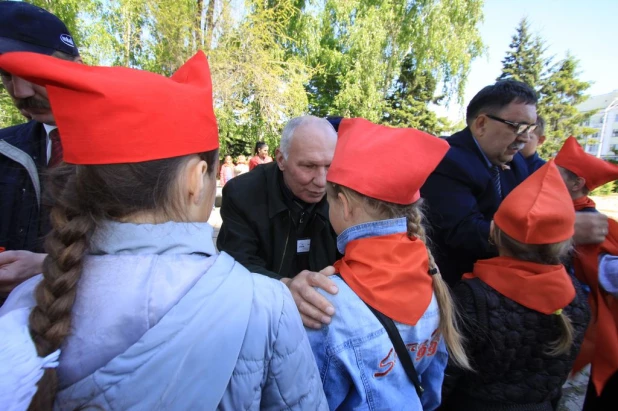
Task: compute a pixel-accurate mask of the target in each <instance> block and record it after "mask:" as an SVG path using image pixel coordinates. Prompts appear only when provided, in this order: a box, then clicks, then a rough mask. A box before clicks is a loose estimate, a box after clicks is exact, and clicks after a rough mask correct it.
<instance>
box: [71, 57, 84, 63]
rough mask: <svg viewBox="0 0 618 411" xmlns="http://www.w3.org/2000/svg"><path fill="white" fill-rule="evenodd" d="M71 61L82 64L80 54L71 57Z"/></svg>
mask: <svg viewBox="0 0 618 411" xmlns="http://www.w3.org/2000/svg"><path fill="white" fill-rule="evenodd" d="M73 62H75V63H79V64H84V60H82V56H77V57H75V58H74V59H73Z"/></svg>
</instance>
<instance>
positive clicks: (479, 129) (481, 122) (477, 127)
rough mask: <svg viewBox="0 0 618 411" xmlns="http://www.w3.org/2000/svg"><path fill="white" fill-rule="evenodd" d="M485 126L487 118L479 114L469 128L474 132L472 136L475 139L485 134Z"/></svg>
mask: <svg viewBox="0 0 618 411" xmlns="http://www.w3.org/2000/svg"><path fill="white" fill-rule="evenodd" d="M486 126H487V117H486V116H484V115H482V114H479V115H478V116H477V117H476V118H475V119H474V120H473V121H472V124H471V125H470V128H472V129H473V130H474V135H475V136H476V137H480V136H483V135H484V134H485V128H486Z"/></svg>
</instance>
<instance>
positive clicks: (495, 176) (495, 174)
mask: <svg viewBox="0 0 618 411" xmlns="http://www.w3.org/2000/svg"><path fill="white" fill-rule="evenodd" d="M491 179H492V181H493V183H494V187H495V188H496V193H497V194H498V198H500V199H501V200H502V184H501V183H500V166H493V167H492V168H491Z"/></svg>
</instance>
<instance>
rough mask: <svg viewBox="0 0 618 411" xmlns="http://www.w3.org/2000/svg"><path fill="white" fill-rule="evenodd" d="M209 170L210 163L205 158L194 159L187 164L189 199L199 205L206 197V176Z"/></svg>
mask: <svg viewBox="0 0 618 411" xmlns="http://www.w3.org/2000/svg"><path fill="white" fill-rule="evenodd" d="M207 171H208V164H206V162H205V161H204V160H198V159H195V160H194V159H192V160H191V161H189V164H188V165H187V173H186V178H187V188H188V191H189V193H188V194H189V201H191V202H192V203H193V204H195V205H198V204H199V202H200V201H201V200H202V198H203V197H204V189H205V186H206V182H205V177H206V175H207Z"/></svg>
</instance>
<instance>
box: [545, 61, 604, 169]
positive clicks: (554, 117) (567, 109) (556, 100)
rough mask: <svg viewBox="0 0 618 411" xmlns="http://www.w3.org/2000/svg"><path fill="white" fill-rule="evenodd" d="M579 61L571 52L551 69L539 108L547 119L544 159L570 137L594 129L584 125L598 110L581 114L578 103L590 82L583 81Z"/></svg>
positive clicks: (585, 133) (585, 97) (584, 98)
mask: <svg viewBox="0 0 618 411" xmlns="http://www.w3.org/2000/svg"><path fill="white" fill-rule="evenodd" d="M578 64H579V63H578V60H577V59H576V58H575V57H574V56H573V55H571V54H570V53H567V55H566V57H565V58H564V60H562V61H560V62H558V63H557V64H555V65H554V66H553V67H551V68H550V70H549V72H548V76H547V78H546V79H545V80H544V81H543V84H542V86H541V90H540V93H539V94H540V99H539V104H538V108H537V111H538V113H539V115H541V116H543V118H544V119H545V124H546V127H545V135H546V137H547V138H546V140H545V143H544V144H542V145H541V146H539V154H540V155H541V156H542V157H543V158H550V157H553V156H554V155H555V154H556V153H557V152H558V150H560V147H562V145H563V144H564V141H565V140H566V139H567V137H569V136H571V135H572V136H576V137H582V136H585V135H589V134H592V133H593V132H594V130H593V129H589V128H586V127H583V126H582V124H583V123H584V122H585V121H587V120H588V119H589V118H590V116H591V115H592V114H594V113H592V112H588V113H580V112H579V111H578V110H577V108H576V106H577V105H578V104H580V103H582V102H583V101H585V100H586V99H587V98H588V96H587V95H586V94H585V93H586V90H588V88H589V87H590V83H588V82H586V81H581V80H579V78H578V77H579V72H578Z"/></svg>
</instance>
